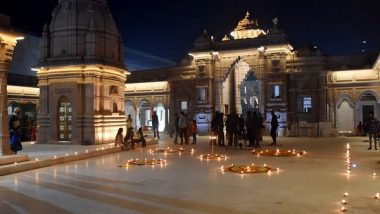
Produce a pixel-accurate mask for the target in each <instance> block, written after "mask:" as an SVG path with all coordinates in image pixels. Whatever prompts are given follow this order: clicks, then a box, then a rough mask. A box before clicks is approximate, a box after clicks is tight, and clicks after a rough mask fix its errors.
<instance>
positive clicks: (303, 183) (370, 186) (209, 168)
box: [0, 136, 380, 214]
mask: <svg viewBox="0 0 380 214" xmlns="http://www.w3.org/2000/svg"><path fill="white" fill-rule="evenodd" d="M364 139H365V138H280V139H279V141H280V143H281V145H282V146H281V147H279V148H280V149H286V150H287V149H296V150H300V151H303V150H306V151H307V154H306V155H305V156H303V157H299V158H297V157H264V156H260V157H258V156H255V155H252V154H251V153H250V151H249V150H233V149H225V148H220V147H217V148H215V150H216V152H217V153H224V154H227V155H228V156H229V158H228V159H227V160H223V161H201V160H200V159H199V158H198V157H199V155H201V154H203V153H210V152H211V148H210V146H209V144H208V142H207V141H208V139H207V138H200V139H199V142H198V144H196V145H185V146H183V148H185V149H187V150H190V149H191V148H193V149H194V150H195V152H194V153H193V154H191V153H190V152H185V153H183V154H181V155H179V154H167V155H164V154H157V153H154V154H151V153H150V152H149V150H150V149H152V148H138V149H136V150H133V151H127V152H121V153H118V154H113V155H107V156H103V157H100V158H95V159H88V160H84V161H78V162H73V163H69V164H65V165H57V166H53V167H48V168H44V169H38V170H34V171H28V172H24V173H19V174H14V175H9V176H3V177H0V213H1V214H13V213H20V214H24V213H36V214H37V213H38V214H44V213H49V214H51V213H54V214H61V213H62V214H63V213H78V214H79V213H91V214H97V213H99V214H103V213H107V214H113V213H189V214H190V213H191V214H195V213H233V214H245V213H340V212H341V211H340V209H341V207H342V206H343V205H342V204H341V200H342V199H345V200H346V201H347V202H348V204H346V205H344V207H345V208H346V209H347V211H346V212H347V213H379V212H380V199H377V200H376V199H374V195H375V194H376V193H378V192H380V152H378V151H375V150H371V151H368V150H367V147H368V143H366V142H363V140H364ZM265 141H266V142H269V141H270V140H269V139H268V138H265ZM347 143H349V144H350V150H349V151H350V161H351V162H352V163H353V164H355V165H356V167H353V168H352V170H351V171H350V174H348V173H347V169H346V168H347V163H346V161H347ZM160 146H161V147H166V146H173V145H172V144H171V140H170V139H169V138H168V137H167V136H164V137H163V139H161V140H160ZM262 149H272V147H268V146H263V147H262ZM131 158H140V159H143V158H148V159H151V158H156V159H157V158H165V159H166V160H167V162H168V163H167V164H166V165H165V166H155V167H151V166H138V167H129V168H121V167H118V166H119V165H120V164H122V163H123V162H125V161H127V160H128V159H131ZM231 163H234V164H236V165H238V164H252V163H255V164H258V165H264V164H267V165H268V166H273V167H276V168H277V167H279V168H280V172H279V173H271V174H244V175H242V174H234V173H229V172H224V173H223V172H222V170H221V169H220V167H221V166H222V165H224V166H227V165H229V164H231ZM373 173H377V174H376V176H374V174H373ZM345 192H347V193H348V194H349V196H348V197H344V196H343V193H345Z"/></svg>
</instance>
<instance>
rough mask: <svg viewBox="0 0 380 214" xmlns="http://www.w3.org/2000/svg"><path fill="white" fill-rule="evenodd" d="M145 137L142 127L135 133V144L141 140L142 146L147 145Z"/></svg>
mask: <svg viewBox="0 0 380 214" xmlns="http://www.w3.org/2000/svg"><path fill="white" fill-rule="evenodd" d="M145 137H146V136H144V134H143V130H142V128H141V127H140V128H139V130H138V131H137V132H136V133H135V136H134V138H133V145H134V144H135V143H140V142H141V146H142V147H145V146H146V141H145Z"/></svg>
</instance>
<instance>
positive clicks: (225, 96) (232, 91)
mask: <svg viewBox="0 0 380 214" xmlns="http://www.w3.org/2000/svg"><path fill="white" fill-rule="evenodd" d="M260 104H261V97H260V80H259V79H258V78H257V77H256V76H255V73H254V72H253V71H252V70H251V66H250V65H249V64H248V63H246V62H245V61H244V60H242V59H240V58H238V59H237V60H235V61H234V62H233V64H232V65H231V66H230V69H229V70H228V71H227V73H226V77H225V78H224V81H223V84H222V105H223V106H222V107H221V109H222V111H223V112H224V113H227V114H228V113H230V112H233V111H235V112H236V113H238V114H244V113H246V112H247V111H248V110H250V111H252V110H255V111H260V110H262V109H260Z"/></svg>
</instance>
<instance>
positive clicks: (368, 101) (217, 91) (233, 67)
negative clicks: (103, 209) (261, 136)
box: [0, 0, 380, 144]
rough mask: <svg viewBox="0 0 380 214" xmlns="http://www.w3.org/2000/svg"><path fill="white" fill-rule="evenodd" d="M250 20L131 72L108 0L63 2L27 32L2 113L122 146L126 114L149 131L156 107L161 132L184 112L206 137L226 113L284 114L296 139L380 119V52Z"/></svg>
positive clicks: (47, 138)
mask: <svg viewBox="0 0 380 214" xmlns="http://www.w3.org/2000/svg"><path fill="white" fill-rule="evenodd" d="M242 16H243V19H242V20H240V21H238V22H237V26H236V27H235V28H234V29H231V30H232V31H231V32H226V33H225V35H224V36H223V37H222V38H215V37H213V36H212V35H210V34H209V33H208V32H207V30H204V31H203V32H199V34H200V36H199V37H198V38H196V39H195V41H194V44H193V48H192V49H191V50H189V51H188V56H186V57H184V59H183V60H182V61H180V62H179V63H178V65H177V66H173V67H167V68H160V69H154V70H140V71H133V72H130V73H129V72H127V69H126V65H125V56H124V45H123V42H122V39H121V35H120V34H119V31H118V28H117V26H116V24H115V22H114V20H113V18H112V14H111V12H110V10H109V8H108V5H107V1H105V0H94V1H88V0H76V1H75V3H74V0H60V1H59V3H58V5H57V6H56V8H55V9H54V11H53V12H52V19H51V20H50V22H49V20H46V22H47V24H45V26H44V29H43V32H42V37H41V38H38V37H35V36H30V35H25V39H24V40H23V41H20V42H19V44H18V46H17V47H16V49H15V54H14V57H15V58H18V59H19V58H20V57H24V58H23V59H22V60H14V61H13V62H12V64H11V65H10V72H9V78H8V82H9V86H8V99H2V101H4V102H7V103H6V104H5V105H7V106H6V107H5V106H4V108H7V110H8V112H6V111H2V113H4V112H5V114H6V113H8V114H11V113H12V111H13V109H14V108H15V107H16V106H18V107H22V108H23V113H24V114H25V115H28V117H29V118H30V119H31V120H32V121H33V122H34V121H35V124H36V126H37V124H38V128H37V131H36V133H37V141H38V142H39V143H56V142H66V143H71V144H101V143H107V142H112V141H113V140H114V136H115V134H116V132H117V129H118V128H119V127H125V125H126V122H125V121H126V115H131V116H132V118H133V123H134V124H133V125H134V126H135V127H149V126H151V125H152V124H151V123H152V121H151V115H152V112H153V111H156V112H157V115H158V117H159V122H160V127H159V130H160V131H165V130H171V127H172V124H173V121H174V114H175V113H178V112H180V111H184V112H185V113H186V114H187V115H189V116H190V118H194V119H195V120H196V121H197V123H198V128H199V133H200V134H207V133H209V131H210V123H211V119H212V117H213V115H214V113H215V112H216V111H219V112H223V113H225V114H229V113H232V112H236V113H238V114H243V115H245V114H246V112H247V111H256V112H261V113H262V114H263V115H264V118H265V120H266V121H267V124H268V127H269V126H270V124H269V122H270V120H271V114H270V112H271V111H274V112H275V114H276V115H278V118H279V122H280V127H279V135H286V136H337V135H339V134H349V133H352V132H354V130H355V126H356V125H357V124H358V123H359V122H360V121H363V120H365V119H366V117H367V115H368V113H369V112H370V111H373V112H375V116H377V117H378V116H380V115H379V114H380V111H379V110H380V108H379V104H378V102H379V99H380V98H379V94H380V87H379V84H374V83H379V69H380V68H379V65H380V61H379V60H377V59H376V57H377V56H376V55H371V54H365V53H363V54H360V55H337V56H326V55H324V54H323V53H322V52H321V51H320V50H319V49H318V48H317V47H315V46H309V47H304V48H301V49H295V48H294V46H293V44H292V43H291V42H289V39H288V37H287V35H286V29H282V27H281V20H280V19H278V18H274V19H273V23H272V27H271V28H270V29H262V28H261V27H260V22H259V21H258V20H257V19H254V18H253V16H254V13H250V12H247V13H246V14H245V16H244V14H242ZM236 18H238V17H236ZM255 18H256V17H255ZM257 18H259V17H257ZM237 20H238V19H237ZM1 41H2V43H3V41H6V40H4V39H2V40H1ZM14 44H15V43H12V45H14ZM26 47H28V48H26ZM1 51H2V54H0V56H3V55H4V54H3V49H1ZM36 56H38V57H36ZM3 58H4V57H3ZM33 58H36V59H35V60H33ZM127 66H128V65H127ZM30 68H33V72H31V71H30ZM127 76H128V78H127ZM5 78H6V77H5V76H2V82H3V83H2V84H5V83H4V81H5ZM15 79H17V81H15ZM2 88H3V87H2ZM3 117H4V115H3ZM3 124H4V121H3ZM25 138H31V136H25Z"/></svg>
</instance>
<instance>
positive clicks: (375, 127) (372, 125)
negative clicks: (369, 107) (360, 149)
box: [365, 112, 379, 150]
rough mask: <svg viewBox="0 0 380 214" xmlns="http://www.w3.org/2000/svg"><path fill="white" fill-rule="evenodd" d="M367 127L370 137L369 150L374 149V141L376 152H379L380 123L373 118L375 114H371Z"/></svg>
mask: <svg viewBox="0 0 380 214" xmlns="http://www.w3.org/2000/svg"><path fill="white" fill-rule="evenodd" d="M365 126H366V127H367V131H368V137H369V147H368V150H371V149H372V139H373V143H374V145H375V150H377V142H376V135H377V132H378V131H379V121H378V120H377V119H376V118H375V117H374V116H373V112H370V113H369V115H368V119H367V121H366V124H365Z"/></svg>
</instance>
